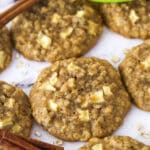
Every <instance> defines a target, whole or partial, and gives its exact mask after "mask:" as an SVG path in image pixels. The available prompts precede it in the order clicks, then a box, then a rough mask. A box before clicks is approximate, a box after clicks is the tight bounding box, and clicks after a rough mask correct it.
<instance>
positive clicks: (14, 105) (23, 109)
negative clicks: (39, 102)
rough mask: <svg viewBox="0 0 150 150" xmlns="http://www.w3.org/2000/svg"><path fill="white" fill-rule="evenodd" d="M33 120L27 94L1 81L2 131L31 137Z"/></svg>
mask: <svg viewBox="0 0 150 150" xmlns="http://www.w3.org/2000/svg"><path fill="white" fill-rule="evenodd" d="M31 118H32V117H31V107H30V104H29V100H28V97H27V96H26V95H25V93H24V92H23V91H22V90H21V89H20V88H16V87H14V86H12V85H10V84H7V83H5V82H3V81H0V129H3V130H8V131H10V132H12V133H16V134H18V135H22V136H29V134H30V130H31V124H32V119H31Z"/></svg>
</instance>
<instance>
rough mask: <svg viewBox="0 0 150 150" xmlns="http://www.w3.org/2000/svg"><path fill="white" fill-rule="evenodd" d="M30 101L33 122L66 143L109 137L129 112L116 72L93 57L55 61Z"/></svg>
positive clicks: (105, 63) (128, 103)
mask: <svg viewBox="0 0 150 150" xmlns="http://www.w3.org/2000/svg"><path fill="white" fill-rule="evenodd" d="M30 101H31V105H32V110H33V116H34V118H35V120H36V121H37V122H38V123H39V124H41V125H42V126H43V127H44V129H46V130H47V131H48V132H49V133H50V134H52V135H54V136H56V137H58V138H61V139H63V140H66V141H87V140H88V139H90V138H91V137H93V136H96V137H104V136H106V135H109V134H111V133H112V132H113V131H115V130H116V129H117V128H118V127H119V126H120V125H121V124H122V122H123V118H124V117H125V115H126V113H127V112H128V110H129V108H130V98H129V96H128V94H127V92H126V91H125V89H124V87H123V85H122V82H121V80H120V76H119V74H118V72H117V71H116V69H114V68H113V67H112V65H111V64H109V63H108V62H107V61H105V60H101V59H98V58H94V57H91V58H90V57H89V58H88V57H87V58H72V59H68V60H63V61H57V62H56V63H54V64H53V65H52V66H51V67H48V68H46V69H45V70H43V71H42V72H41V74H40V75H39V77H38V80H37V81H36V83H35V84H34V86H33V88H32V90H31V93H30Z"/></svg>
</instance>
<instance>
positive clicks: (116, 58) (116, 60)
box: [111, 56, 120, 63]
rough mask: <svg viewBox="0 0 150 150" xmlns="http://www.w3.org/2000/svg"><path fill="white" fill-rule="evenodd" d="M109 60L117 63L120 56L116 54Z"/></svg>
mask: <svg viewBox="0 0 150 150" xmlns="http://www.w3.org/2000/svg"><path fill="white" fill-rule="evenodd" d="M111 60H112V62H114V63H118V62H119V61H120V58H119V57H117V56H112V58H111Z"/></svg>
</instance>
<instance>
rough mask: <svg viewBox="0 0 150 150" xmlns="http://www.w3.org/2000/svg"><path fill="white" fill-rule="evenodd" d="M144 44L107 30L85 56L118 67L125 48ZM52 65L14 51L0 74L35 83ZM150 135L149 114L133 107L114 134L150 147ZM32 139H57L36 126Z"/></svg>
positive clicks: (1, 3) (70, 146) (8, 0)
mask: <svg viewBox="0 0 150 150" xmlns="http://www.w3.org/2000/svg"><path fill="white" fill-rule="evenodd" d="M12 3H13V0H0V10H4V9H5V8H6V7H8V5H10V4H12ZM141 42H142V41H141V40H138V39H132V40H131V39H127V38H124V37H122V36H120V35H118V34H116V33H113V32H111V31H109V30H108V29H106V28H105V29H104V33H103V35H102V37H101V38H100V40H99V42H98V44H97V45H96V46H95V47H94V48H93V49H92V50H90V51H89V52H88V53H87V54H86V56H96V57H98V58H103V59H107V60H108V61H109V62H110V63H112V64H113V65H114V66H115V67H117V66H118V64H119V63H120V62H121V61H122V59H123V58H124V56H125V54H124V51H125V50H126V49H130V48H132V47H133V46H136V45H138V44H140V43H141ZM113 57H117V58H119V62H118V63H114V62H113V61H112V58H113ZM49 65H50V63H46V62H41V63H39V62H35V61H29V60H27V59H25V58H24V57H23V56H20V55H19V54H18V53H17V52H16V51H15V50H14V52H13V61H12V63H11V65H10V66H9V67H8V69H6V70H5V71H4V72H3V73H1V74H0V80H4V81H7V82H8V83H11V84H14V83H23V84H25V85H27V84H30V83H33V82H35V80H36V78H37V76H38V74H39V72H40V71H41V70H42V69H43V68H45V67H47V66H49ZM23 90H24V91H25V92H26V93H27V94H29V91H30V88H24V89H23ZM139 126H140V128H141V129H140V130H142V132H146V133H149V132H150V113H149V112H144V111H142V110H139V109H138V108H137V107H135V106H134V105H133V106H132V109H131V110H130V112H129V113H128V115H127V116H126V118H125V120H124V124H123V125H122V126H121V127H120V128H119V129H118V130H117V131H116V132H115V133H114V134H115V135H128V136H131V137H133V138H135V139H137V140H140V141H142V142H144V143H145V144H149V145H150V136H147V137H145V138H144V137H143V136H141V132H139V131H138V128H139ZM36 132H39V133H40V134H41V136H40V137H37V136H36V135H35V133H36ZM31 137H32V138H36V139H39V140H42V141H46V142H49V143H53V142H55V141H56V140H57V138H55V137H53V136H51V135H49V134H48V133H47V132H46V131H44V130H43V129H42V127H40V126H39V125H37V124H36V123H34V125H33V129H32V133H31ZM81 145H83V143H81V142H72V143H70V142H64V144H63V146H64V147H65V150H77V149H78V148H79V147H80V146H81Z"/></svg>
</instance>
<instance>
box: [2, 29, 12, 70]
mask: <svg viewBox="0 0 150 150" xmlns="http://www.w3.org/2000/svg"><path fill="white" fill-rule="evenodd" d="M11 58H12V44H11V40H10V35H9V31H8V29H7V28H6V27H4V28H2V29H0V72H2V71H3V70H4V69H5V68H6V67H7V66H8V65H9V64H10V62H11Z"/></svg>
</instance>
